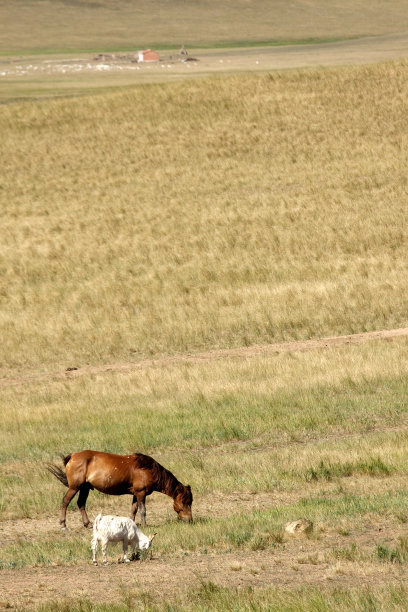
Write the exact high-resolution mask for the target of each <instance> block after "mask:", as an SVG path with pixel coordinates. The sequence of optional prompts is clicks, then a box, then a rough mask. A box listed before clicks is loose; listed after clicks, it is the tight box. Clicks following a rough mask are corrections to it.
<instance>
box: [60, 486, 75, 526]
mask: <svg viewBox="0 0 408 612" xmlns="http://www.w3.org/2000/svg"><path fill="white" fill-rule="evenodd" d="M77 493H78V489H71V488H69V489H68V491H67V492H66V493H65V495H64V497H63V498H62V505H61V516H60V526H61V529H66V528H67V525H66V522H65V520H66V515H67V508H68V506H69V503H70V501H71V500H72V498H73V497H75V495H76V494H77Z"/></svg>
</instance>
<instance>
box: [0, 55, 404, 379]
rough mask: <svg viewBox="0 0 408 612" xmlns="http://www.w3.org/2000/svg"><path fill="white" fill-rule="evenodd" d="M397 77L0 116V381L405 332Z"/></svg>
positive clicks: (92, 102)
mask: <svg viewBox="0 0 408 612" xmlns="http://www.w3.org/2000/svg"><path fill="white" fill-rule="evenodd" d="M406 73H407V64H406V63H403V62H402V63H392V64H386V65H382V66H373V67H366V68H349V69H342V70H321V71H305V72H301V71H299V72H291V73H283V74H271V75H262V76H245V77H231V78H228V79H223V80H221V79H209V80H204V81H200V82H194V83H192V82H190V83H183V84H173V85H167V86H146V87H143V88H140V89H137V90H134V91H129V92H126V93H118V94H110V95H100V96H95V97H89V98H82V99H76V100H64V101H53V102H43V103H41V104H35V103H27V104H23V105H13V106H9V107H3V108H1V109H0V129H1V133H2V140H1V145H0V146H1V150H0V156H1V160H0V161H1V165H2V168H3V170H4V172H3V176H2V179H1V181H2V182H1V191H0V199H1V200H0V206H1V210H2V215H3V217H2V224H1V230H0V231H1V242H2V254H1V264H0V265H1V278H2V287H1V294H0V296H1V304H2V309H1V315H0V327H1V334H2V347H1V356H0V362H1V365H2V367H3V368H6V369H7V368H10V367H12V368H15V367H24V368H25V367H38V366H39V365H40V364H41V367H48V365H49V364H54V366H53V367H55V365H56V364H58V365H59V366H64V365H65V366H73V365H74V366H75V365H83V364H84V363H89V362H93V363H97V362H101V361H111V360H112V359H127V358H128V357H129V356H130V355H133V358H135V357H136V358H137V357H138V356H143V355H144V356H145V355H151V354H160V353H161V354H166V353H172V352H175V351H186V350H196V349H201V348H203V347H228V346H238V345H242V344H251V343H254V342H270V341H274V340H280V339H300V338H308V337H316V336H321V335H335V334H338V333H353V332H357V331H364V330H369V329H375V328H377V329H380V328H392V327H399V326H404V325H406V324H407V318H406V312H407V300H406V250H405V244H406V224H405V210H404V202H405V193H406V167H407V153H406V152H407V147H406V146H405V145H406V138H407V123H408V120H407V116H406V113H405V112H404V109H405V99H406V95H407V80H406ZM131 351H132V352H131Z"/></svg>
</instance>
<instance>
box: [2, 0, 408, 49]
mask: <svg viewBox="0 0 408 612" xmlns="http://www.w3.org/2000/svg"><path fill="white" fill-rule="evenodd" d="M386 6H387V8H386V10H384V2H383V1H382V0H372V2H370V4H369V5H367V3H366V2H364V1H363V0H358V1H352V0H345V1H344V2H342V3H341V4H336V3H331V4H330V7H329V6H328V5H327V2H324V1H323V0H314V1H313V2H308V3H306V2H303V1H302V0H296V1H295V2H291V3H290V4H288V3H287V2H285V1H284V0H274V2H273V3H271V2H270V1H268V0H258V1H257V2H255V1H254V0H249V1H248V0H224V1H223V2H214V1H213V0H198V1H195V2H190V3H186V2H184V1H183V0H172V2H169V1H168V0H158V1H157V2H155V3H153V4H152V3H151V2H147V1H146V0H143V1H138V2H137V3H135V2H127V1H126V0H117V1H115V2H113V1H111V0H98V1H97V2H86V1H83V0H82V1H79V2H78V1H75V0H57V1H54V0H20V1H19V2H8V1H7V0H1V2H0V24H1V26H0V27H1V34H2V35H1V39H0V40H1V42H0V54H3V55H4V54H21V53H27V52H30V53H32V52H42V53H43V52H53V53H55V52H58V51H63V52H67V50H70V51H76V52H78V51H84V50H85V51H89V50H99V51H108V50H116V51H117V50H132V49H135V48H136V49H137V48H140V47H146V46H158V47H159V48H161V49H163V48H166V47H173V48H180V46H181V45H182V44H183V43H184V44H186V45H189V46H201V47H208V46H211V47H214V46H216V45H225V44H228V45H238V44H242V43H244V44H248V43H251V44H252V43H256V42H260V41H262V42H270V43H276V42H282V41H296V40H308V39H309V40H310V39H317V38H320V39H325V40H327V39H333V38H339V37H343V38H347V37H350V36H364V35H378V34H386V33H391V32H401V31H404V30H406V29H407V27H408V18H407V14H406V11H405V9H404V7H403V6H402V5H401V3H400V2H398V1H397V0H388V2H387V5H386Z"/></svg>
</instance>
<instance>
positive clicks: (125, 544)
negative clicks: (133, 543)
mask: <svg viewBox="0 0 408 612" xmlns="http://www.w3.org/2000/svg"><path fill="white" fill-rule="evenodd" d="M127 551H128V538H127V537H124V538H123V563H129V559H128V556H127Z"/></svg>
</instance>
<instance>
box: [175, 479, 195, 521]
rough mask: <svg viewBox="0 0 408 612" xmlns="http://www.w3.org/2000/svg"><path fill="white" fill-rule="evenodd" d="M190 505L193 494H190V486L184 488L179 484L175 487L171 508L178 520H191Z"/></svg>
mask: <svg viewBox="0 0 408 612" xmlns="http://www.w3.org/2000/svg"><path fill="white" fill-rule="evenodd" d="M192 503H193V494H192V493H191V488H190V485H187V486H186V487H185V486H184V485H182V484H181V483H180V484H179V485H177V489H176V497H175V498H174V505H173V508H174V510H175V511H176V512H177V514H178V518H179V519H181V520H182V521H192V520H193V513H192V511H191V505H192Z"/></svg>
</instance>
